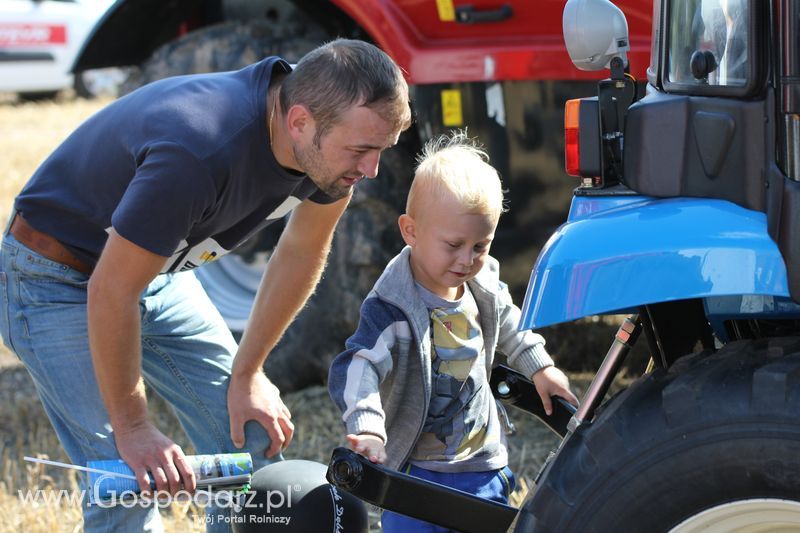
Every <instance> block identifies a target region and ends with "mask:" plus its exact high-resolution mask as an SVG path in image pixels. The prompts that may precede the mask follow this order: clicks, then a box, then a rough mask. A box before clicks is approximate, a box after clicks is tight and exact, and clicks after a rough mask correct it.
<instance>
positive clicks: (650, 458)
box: [517, 0, 800, 532]
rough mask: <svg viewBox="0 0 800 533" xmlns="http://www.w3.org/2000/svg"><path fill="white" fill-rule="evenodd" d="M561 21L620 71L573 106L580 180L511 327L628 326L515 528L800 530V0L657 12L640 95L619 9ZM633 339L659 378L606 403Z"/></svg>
mask: <svg viewBox="0 0 800 533" xmlns="http://www.w3.org/2000/svg"><path fill="white" fill-rule="evenodd" d="M563 26H564V37H565V41H566V44H567V49H568V51H569V52H570V57H571V59H572V61H573V63H574V64H575V66H576V67H578V68H581V69H591V70H594V69H602V68H610V71H611V76H610V78H609V79H607V80H604V81H603V82H601V83H600V84H599V88H598V95H597V96H596V97H594V98H588V99H582V100H576V101H571V102H569V103H568V104H567V108H566V113H565V138H566V160H567V161H566V163H567V165H566V166H567V170H568V173H570V174H573V175H576V176H579V177H580V178H581V180H582V182H581V185H580V186H579V187H578V188H577V189H575V192H574V198H573V201H572V205H571V208H570V212H569V216H568V219H567V221H566V223H564V224H563V225H562V226H561V227H560V228H559V229H558V231H557V232H556V233H555V234H554V235H553V236H552V237H551V238H550V240H549V241H548V243H547V244H546V246H545V247H544V249H543V250H542V252H541V254H540V255H539V258H538V260H537V262H536V265H535V267H534V269H533V273H532V276H531V280H530V283H529V286H528V291H527V294H526V298H525V302H524V305H523V319H522V323H521V324H520V327H521V328H523V329H529V328H540V327H543V326H548V325H551V324H556V323H562V322H567V321H572V320H576V319H579V318H581V317H586V316H591V315H600V314H629V316H628V318H627V319H626V320H625V322H624V323H623V324H622V326H621V327H620V329H619V332H618V334H617V338H616V339H615V341H614V344H613V345H612V348H611V350H609V352H608V355H607V356H606V358H605V360H604V361H603V363H602V365H601V367H600V369H599V371H598V372H597V375H596V376H595V379H594V381H593V382H592V384H591V386H590V387H589V389H588V391H587V393H586V395H585V396H584V398H583V399H582V404H581V407H580V408H579V409H578V411H577V412H576V413H575V414H574V415H573V416H572V419H571V420H570V422H569V426H568V430H569V431H568V433H567V435H566V437H565V439H564V440H563V441H562V443H561V445H560V447H559V449H558V451H557V452H556V453H555V454H554V455H553V456H552V457H551V459H550V460H549V461H548V463H547V464H546V465H545V467H544V469H543V471H542V472H541V474H540V477H539V480H538V483H537V486H536V488H535V490H534V491H533V493H532V494H531V495H530V497H529V498H528V500H527V501H526V503H525V504H524V506H523V509H522V510H521V513H520V516H519V518H518V521H517V530H520V531H553V532H561V531H581V532H584V531H604V532H605V531H709V530H712V529H706V528H709V527H712V526H713V527H715V528H718V529H713V530H714V531H716V530H719V531H733V530H736V531H739V530H747V531H755V530H758V531H766V530H774V529H775V528H778V529H780V528H789V529H793V530H797V528H800V320H798V319H800V305H798V303H797V302H798V301H800V259H799V258H800V183H798V180H800V157H799V156H800V138H799V137H798V135H800V53H798V51H799V50H800V31H799V30H800V2H794V1H792V0H655V1H654V2H653V41H652V43H653V44H652V57H651V62H650V67H649V69H648V72H647V83H646V86H645V88H644V91H642V90H641V87H637V85H636V83H635V82H634V80H632V79H631V77H630V76H629V75H628V74H626V67H627V61H626V54H625V49H626V46H627V35H626V23H625V18H624V16H623V14H622V13H621V12H620V11H619V10H618V9H617V8H616V7H615V6H613V5H612V4H611V3H610V2H607V1H606V0H569V2H567V5H566V7H565V11H564V19H563ZM640 92H643V93H644V94H643V95H639V94H638V93H640ZM640 96H641V97H640ZM640 333H643V335H641V336H640ZM637 338H639V340H638V342H640V343H641V342H642V341H644V342H646V343H647V347H648V350H649V353H650V354H651V364H650V366H649V367H648V370H647V371H646V372H645V373H644V375H642V376H641V377H640V378H639V379H638V380H636V381H635V382H634V383H633V384H632V385H631V386H629V387H628V388H627V389H625V390H624V391H623V392H621V393H619V394H617V395H616V396H614V397H613V398H611V399H606V398H605V397H606V393H607V391H608V390H609V385H610V382H611V381H612V380H613V378H614V376H615V375H616V373H617V371H618V369H619V368H620V365H621V364H622V360H623V358H624V356H625V355H626V353H627V351H628V349H629V347H630V346H631V344H632V343H633V342H635V341H636V340H637ZM719 528H721V529H719ZM739 528H742V529H739ZM748 528H749V529H748ZM759 528H760V529H759Z"/></svg>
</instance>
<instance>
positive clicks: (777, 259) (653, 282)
mask: <svg viewBox="0 0 800 533" xmlns="http://www.w3.org/2000/svg"><path fill="white" fill-rule="evenodd" d="M735 294H764V295H774V296H788V295H789V293H788V283H787V278H786V267H785V265H784V262H783V258H782V257H781V254H780V252H779V251H778V247H777V245H776V244H775V242H774V241H773V240H772V239H771V238H770V237H769V235H768V234H767V219H766V215H765V214H764V213H760V212H757V211H751V210H749V209H745V208H742V207H739V206H737V205H735V204H733V203H730V202H727V201H724V200H710V199H701V198H669V199H655V198H649V197H643V196H627V197H607V198H606V197H601V198H598V197H594V198H592V197H579V196H576V197H575V199H574V200H573V203H572V207H571V209H570V218H569V220H568V222H566V223H565V224H563V225H562V226H561V227H560V228H559V229H558V230H557V231H556V233H555V234H553V236H552V237H551V238H550V240H549V241H548V242H547V243H546V244H545V246H544V248H543V249H542V251H541V253H540V254H539V258H538V260H537V261H536V265H535V266H534V268H533V272H532V274H531V279H530V282H529V284H528V290H527V293H526V295H525V301H524V303H523V307H522V319H521V320H520V326H519V327H520V329H531V328H540V327H543V326H548V325H551V324H556V323H560V322H567V321H570V320H575V319H578V318H581V317H584V316H589V315H597V314H610V313H621V312H626V311H627V310H630V309H632V308H637V307H638V306H641V305H644V304H652V303H657V302H665V301H671V300H683V299H687V298H705V297H709V296H727V295H735Z"/></svg>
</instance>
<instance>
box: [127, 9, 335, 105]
mask: <svg viewBox="0 0 800 533" xmlns="http://www.w3.org/2000/svg"><path fill="white" fill-rule="evenodd" d="M329 39H330V36H329V35H327V33H325V31H324V30H323V29H322V28H320V27H319V26H317V25H316V24H314V23H313V22H311V21H306V22H303V23H301V22H300V21H295V20H289V21H283V22H281V23H276V22H272V21H269V20H267V19H259V20H255V21H252V22H247V23H245V22H239V21H232V22H223V23H221V24H216V25H213V26H207V27H205V28H200V29H198V30H195V31H193V32H191V33H188V34H186V35H184V36H183V37H181V38H179V39H176V40H174V41H171V42H169V43H167V44H165V45H163V46H162V47H161V48H159V49H158V50H156V52H155V53H154V54H153V55H152V57H150V58H149V59H148V60H147V61H146V62H145V63H143V64H142V65H141V67H140V68H139V69H138V71H136V72H133V73H131V76H130V77H129V78H128V80H127V81H126V82H125V84H123V86H122V93H123V94H125V93H128V92H130V91H132V90H134V89H137V88H139V87H141V86H142V85H146V84H148V83H150V82H153V81H156V80H160V79H162V78H166V77H169V76H178V75H182V74H200V73H204V72H222V71H227V70H236V69H240V68H242V67H245V66H247V65H249V64H251V63H255V62H257V61H259V60H261V59H263V58H265V57H267V56H271V55H279V56H281V57H283V58H284V59H286V60H287V61H289V62H290V63H294V62H297V61H298V60H299V59H300V58H301V57H303V55H305V54H306V53H307V52H309V51H311V50H313V49H314V48H315V47H316V46H318V45H320V44H322V43H323V42H325V41H326V40H329Z"/></svg>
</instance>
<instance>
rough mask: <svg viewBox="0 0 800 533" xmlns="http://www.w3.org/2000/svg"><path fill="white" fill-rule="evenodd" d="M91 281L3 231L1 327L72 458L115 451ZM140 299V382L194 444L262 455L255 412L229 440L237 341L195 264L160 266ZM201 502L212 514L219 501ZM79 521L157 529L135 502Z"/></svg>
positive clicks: (99, 527) (90, 512)
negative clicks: (96, 365) (93, 348)
mask: <svg viewBox="0 0 800 533" xmlns="http://www.w3.org/2000/svg"><path fill="white" fill-rule="evenodd" d="M87 284H88V276H86V275H85V274H82V273H80V272H78V271H76V270H73V269H72V268H70V267H67V266H64V265H62V264H60V263H55V262H53V261H50V260H49V259H46V258H44V257H42V256H41V255H39V254H37V253H36V252H33V251H32V250H30V249H29V248H27V247H26V246H24V245H23V244H21V243H19V242H18V241H17V240H16V239H14V237H12V236H11V235H5V237H4V239H3V243H2V252H1V253H0V334H2V337H3V342H4V343H5V344H6V346H8V347H9V348H10V349H11V350H12V351H14V352H15V353H16V354H17V356H18V357H19V358H20V359H21V360H22V362H23V363H24V364H25V366H26V367H27V369H28V371H29V372H30V374H31V377H32V378H33V381H34V383H35V385H36V390H37V392H38V394H39V397H40V399H41V401H42V404H43V405H44V409H45V411H46V412H47V415H48V417H49V418H50V421H51V422H52V424H53V427H54V428H55V430H56V433H57V434H58V438H59V440H60V441H61V444H62V446H63V447H64V449H65V450H66V452H67V455H69V457H70V460H71V461H72V462H73V463H74V464H77V465H85V464H86V462H87V461H89V460H94V459H116V458H119V454H118V452H117V449H116V445H115V443H114V434H113V433H112V431H111V425H110V424H109V421H108V414H107V412H106V409H105V407H104V405H103V400H102V398H101V396H100V393H99V390H98V387H97V382H96V381H95V375H94V369H93V367H92V360H91V354H90V352H89V340H88V336H87V318H86V287H87ZM139 309H140V311H141V323H142V375H143V377H144V380H145V383H146V384H147V386H148V390H149V391H154V392H156V393H158V394H159V395H160V396H162V397H163V398H164V399H165V400H166V401H167V402H168V403H169V404H170V405H172V407H173V408H174V410H175V413H176V414H177V416H178V418H179V420H180V422H181V424H182V426H183V428H184V430H185V431H186V433H187V435H188V436H189V438H190V439H191V441H192V443H193V444H194V446H195V448H196V450H197V453H226V452H239V451H246V452H250V453H251V454H252V456H253V461H254V467H255V468H256V469H258V468H259V467H261V466H263V465H265V464H266V463H267V462H269V461H268V460H266V459H265V458H264V451H265V450H266V449H267V448H269V442H270V441H269V437H268V436H267V433H266V431H264V430H263V428H262V427H261V426H260V425H258V424H256V423H255V422H252V421H251V422H248V424H247V426H246V428H245V436H246V444H245V447H244V449H241V450H240V449H237V448H236V447H235V446H234V445H233V442H231V438H230V425H229V418H228V409H227V400H226V397H227V391H228V382H229V378H230V373H231V365H232V362H233V356H234V354H235V353H236V341H235V340H234V339H233V336H232V335H231V333H230V331H229V330H228V328H227V327H226V326H225V323H224V321H223V320H222V317H221V316H220V314H219V312H217V310H216V308H215V307H214V306H213V304H212V303H211V301H210V300H209V299H208V296H207V295H206V293H205V291H204V290H203V287H202V286H201V285H200V283H199V282H198V281H197V278H195V276H194V274H193V273H192V272H183V273H178V274H164V275H160V276H158V277H157V278H156V279H155V280H154V281H153V282H152V283H151V284H150V285H149V286H148V287H147V289H146V290H145V291H144V293H142V296H141V299H140V301H139ZM172 437H174V436H172ZM30 452H31V453H35V452H36V450H30ZM86 488H87V490H91V488H90V487H86ZM207 512H208V514H209V516H208V518H209V519H211V518H216V516H217V515H218V514H219V513H220V512H221V511H220V510H217V509H207ZM84 527H85V530H86V531H87V532H89V531H114V532H118V531H142V530H143V529H147V530H160V529H162V527H161V522H160V518H159V516H158V513H157V511H156V510H154V509H152V508H142V507H139V506H134V507H132V508H131V509H125V508H122V507H115V508H111V509H104V508H100V507H98V506H91V507H88V508H85V509H84ZM229 529H230V524H229V522H227V521H222V523H218V521H217V520H213V521H211V524H210V525H209V527H208V528H207V530H210V531H227V530H229Z"/></svg>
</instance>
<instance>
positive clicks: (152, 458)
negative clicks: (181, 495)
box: [114, 422, 197, 495]
mask: <svg viewBox="0 0 800 533" xmlns="http://www.w3.org/2000/svg"><path fill="white" fill-rule="evenodd" d="M114 438H115V440H116V443H117V450H118V451H119V454H120V456H121V457H122V459H123V460H124V461H125V462H126V463H127V464H128V466H129V467H131V469H132V470H133V472H134V473H135V475H136V481H137V482H138V483H139V488H140V489H141V490H142V492H143V493H145V494H148V493H150V492H151V491H152V488H151V487H150V477H149V476H148V472H150V473H151V475H152V478H153V480H154V481H155V483H156V490H158V491H168V492H169V493H170V494H172V495H175V493H177V492H178V491H179V490H181V489H184V490H187V491H189V492H194V490H195V488H197V484H196V483H197V480H196V479H195V476H194V472H193V471H192V469H191V467H190V466H189V463H188V461H187V460H186V456H185V455H184V454H183V450H181V447H180V446H178V445H177V444H175V443H174V442H172V441H171V440H169V439H168V438H167V437H166V436H165V435H164V434H163V433H161V432H160V431H159V430H158V429H156V427H155V426H154V425H153V424H152V423H150V422H142V423H141V424H139V425H136V426H131V427H130V428H122V429H120V430H118V431H115V432H114ZM181 482H183V484H181Z"/></svg>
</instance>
